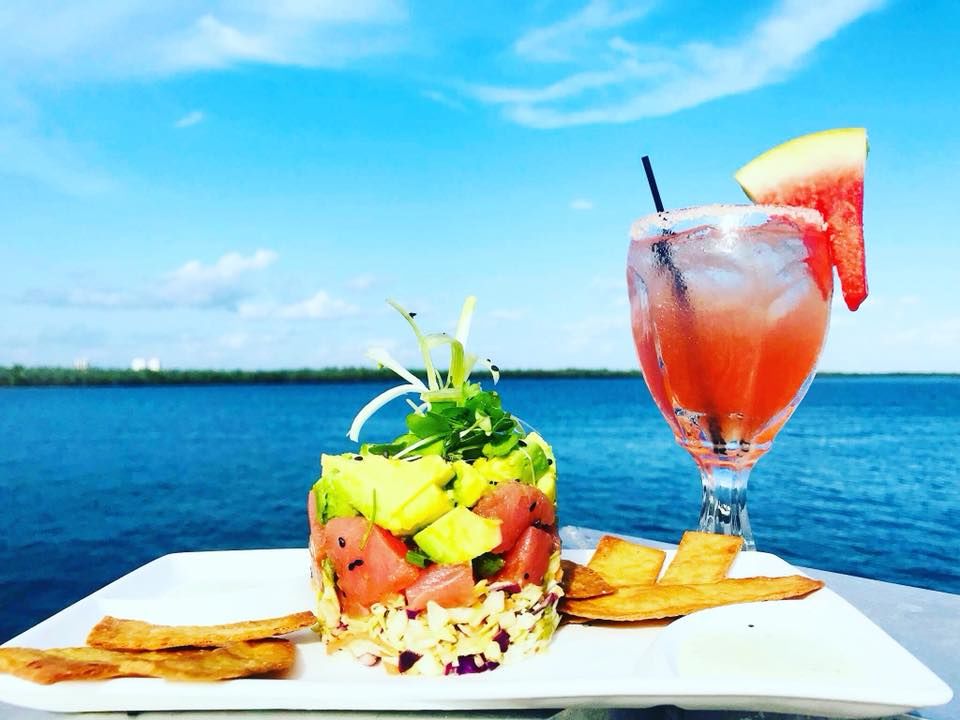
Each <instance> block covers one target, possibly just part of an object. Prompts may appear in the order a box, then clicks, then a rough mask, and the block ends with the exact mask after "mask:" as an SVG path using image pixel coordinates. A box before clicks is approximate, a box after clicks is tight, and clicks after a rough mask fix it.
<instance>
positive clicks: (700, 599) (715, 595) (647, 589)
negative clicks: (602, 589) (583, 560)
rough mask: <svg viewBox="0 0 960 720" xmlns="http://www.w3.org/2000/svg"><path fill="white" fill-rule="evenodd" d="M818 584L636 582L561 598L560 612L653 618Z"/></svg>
mask: <svg viewBox="0 0 960 720" xmlns="http://www.w3.org/2000/svg"><path fill="white" fill-rule="evenodd" d="M821 587H823V583H822V582H821V581H819V580H811V579H810V578H807V577H803V576H802V575H787V576H786V577H772V578H771V577H752V578H728V579H726V580H720V581H719V582H715V583H709V584H705V585H659V584H657V585H639V586H632V587H621V588H617V591H616V592H615V593H613V594H612V595H604V596H602V597H595V598H587V599H583V600H568V599H566V598H564V599H563V600H561V603H560V611H561V612H564V613H567V614H569V615H576V616H577V617H581V618H590V619H592V620H631V621H632V620H654V619H657V618H668V617H677V616H679V615H687V614H689V613H692V612H694V611H696V610H703V609H705V608H711V607H719V606H720V605H733V604H734V603H744V602H756V601H759V600H784V599H786V598H794V597H801V596H803V595H807V594H809V593H811V592H813V591H814V590H819V589H820V588H821Z"/></svg>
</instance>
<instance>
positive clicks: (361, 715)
mask: <svg viewBox="0 0 960 720" xmlns="http://www.w3.org/2000/svg"><path fill="white" fill-rule="evenodd" d="M602 534H603V533H602V532H600V531H598V530H592V529H589V528H579V527H569V526H568V527H565V528H563V529H562V530H561V535H562V536H563V542H564V547H568V548H591V547H594V546H595V545H596V542H597V540H598V539H599V537H600V536H601V535H602ZM631 539H634V540H641V541H642V542H645V543H647V544H649V545H654V546H660V547H664V548H667V547H671V546H670V545H667V544H665V543H659V542H655V541H647V540H643V539H641V538H631ZM803 570H804V571H805V572H807V573H808V574H809V575H811V576H813V577H816V578H819V579H822V580H824V581H825V582H826V583H827V584H828V585H829V586H830V588H831V589H833V590H834V591H835V592H837V593H838V594H839V595H841V596H843V597H844V598H845V599H846V600H847V601H848V602H850V603H851V604H853V605H854V606H855V607H857V608H858V609H859V610H860V611H861V612H862V613H863V614H864V615H866V616H867V617H869V618H870V619H871V620H873V622H875V623H876V624H877V625H879V626H880V627H882V628H883V629H884V630H885V631H886V632H887V633H889V634H890V636H891V637H893V638H894V639H895V640H897V642H899V643H900V644H901V645H903V646H904V647H905V648H907V649H908V650H909V651H910V652H911V653H913V654H914V655H915V656H916V657H917V658H918V659H919V660H920V661H921V662H923V663H924V664H925V665H926V666H927V667H929V668H930V669H931V670H933V671H934V672H935V673H936V674H937V675H939V676H940V677H941V678H942V679H943V680H944V681H945V682H946V683H947V684H948V685H949V686H950V687H951V688H952V689H953V692H954V698H953V700H952V701H951V702H950V703H948V704H946V705H941V706H940V707H935V708H925V709H923V710H921V711H919V712H917V713H915V714H914V715H915V716H919V717H923V718H928V719H929V720H960V595H952V594H950V593H942V592H936V591H933V590H923V589H920V588H914V587H909V586H906V585H897V584H894V583H885V582H879V581H877V580H869V579H866V578H859V577H854V576H852V575H841V574H839V573H832V572H826V571H822V570H816V569H814V568H803ZM128 716H129V717H138V718H143V719H144V720H224V719H225V718H232V717H239V718H241V719H242V720H299V719H301V718H336V717H342V718H349V719H350V720H368V719H373V718H378V719H382V720H398V718H407V717H418V718H422V717H426V718H438V719H439V718H470V719H471V720H506V719H507V718H530V719H534V718H553V719H554V720H628V719H629V720H634V719H636V720H745V719H746V718H753V719H756V720H777V719H782V720H788V719H789V720H795V719H796V718H798V717H800V716H790V715H776V714H773V713H756V714H753V715H751V714H749V713H742V712H706V711H687V710H680V709H678V708H675V707H660V708H649V709H644V710H638V709H629V708H624V709H609V708H569V709H557V710H532V711H520V710H507V711H502V712H500V711H477V712H467V713H465V712H460V711H455V712H426V713H389V712H374V713H370V712H344V713H336V712H334V713H330V712H302V711H267V712H264V711H259V712H239V713H238V712H180V713H152V712H151V713H84V714H82V715H74V716H70V715H64V714H59V713H47V712H42V711H38V710H28V709H24V708H18V707H14V706H11V705H7V704H4V703H0V720H55V719H57V718H66V717H76V718H78V719H81V720H118V719H119V718H124V717H128ZM903 717H904V718H909V717H911V716H903Z"/></svg>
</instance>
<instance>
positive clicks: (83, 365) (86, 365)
mask: <svg viewBox="0 0 960 720" xmlns="http://www.w3.org/2000/svg"><path fill="white" fill-rule="evenodd" d="M73 369H74V370H79V371H80V372H86V371H87V370H89V369H90V361H89V360H87V359H86V358H77V359H76V360H74V361H73Z"/></svg>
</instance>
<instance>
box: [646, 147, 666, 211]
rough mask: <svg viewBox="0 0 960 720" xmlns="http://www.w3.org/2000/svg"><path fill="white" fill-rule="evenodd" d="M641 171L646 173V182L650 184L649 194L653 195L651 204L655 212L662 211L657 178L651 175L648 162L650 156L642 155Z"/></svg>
mask: <svg viewBox="0 0 960 720" xmlns="http://www.w3.org/2000/svg"><path fill="white" fill-rule="evenodd" d="M643 171H644V172H645V173H646V174H647V183H648V184H649V185H650V194H651V195H653V204H654V205H655V206H656V208H657V212H663V200H661V199H660V191H659V190H658V189H657V179H656V178H655V177H654V176H653V166H652V165H651V164H650V156H649V155H644V156H643Z"/></svg>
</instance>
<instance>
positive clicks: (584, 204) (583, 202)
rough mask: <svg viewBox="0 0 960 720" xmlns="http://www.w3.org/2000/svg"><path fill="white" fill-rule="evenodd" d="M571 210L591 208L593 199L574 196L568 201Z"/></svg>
mask: <svg viewBox="0 0 960 720" xmlns="http://www.w3.org/2000/svg"><path fill="white" fill-rule="evenodd" d="M570 209H571V210H580V211H583V210H593V200H588V199H587V198H574V199H573V200H571V201H570Z"/></svg>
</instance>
